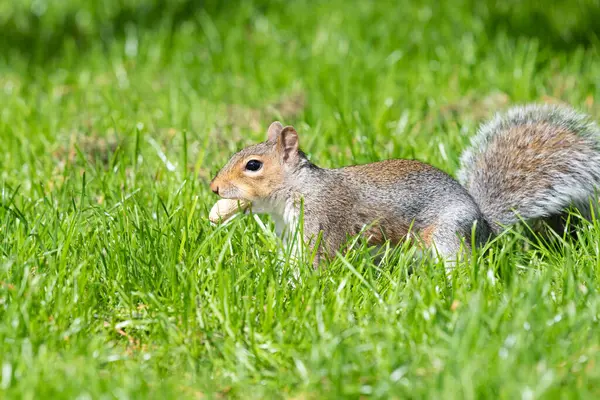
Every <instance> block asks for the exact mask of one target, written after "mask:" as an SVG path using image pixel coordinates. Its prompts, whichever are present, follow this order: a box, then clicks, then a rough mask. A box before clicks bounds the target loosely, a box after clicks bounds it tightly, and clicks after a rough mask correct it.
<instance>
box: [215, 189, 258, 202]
mask: <svg viewBox="0 0 600 400" xmlns="http://www.w3.org/2000/svg"><path fill="white" fill-rule="evenodd" d="M217 194H218V195H219V197H221V198H222V199H229V200H244V201H250V199H249V198H248V196H247V195H246V194H245V193H244V191H243V190H241V189H240V188H238V187H236V186H233V185H231V186H227V187H223V188H219V190H218V192H217Z"/></svg>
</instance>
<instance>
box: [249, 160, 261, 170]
mask: <svg viewBox="0 0 600 400" xmlns="http://www.w3.org/2000/svg"><path fill="white" fill-rule="evenodd" d="M262 165H263V163H262V162H260V161H258V160H250V161H248V162H247V163H246V169H247V170H248V171H258V170H259V169H261V168H262Z"/></svg>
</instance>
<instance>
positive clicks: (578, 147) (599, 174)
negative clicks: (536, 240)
mask: <svg viewBox="0 0 600 400" xmlns="http://www.w3.org/2000/svg"><path fill="white" fill-rule="evenodd" d="M458 179H459V181H460V182H461V183H462V184H463V185H464V186H465V188H466V189H467V190H468V191H469V193H470V194H471V196H473V198H474V199H475V201H476V202H477V204H478V205H479V207H480V209H481V211H482V212H483V214H484V215H485V216H486V217H487V219H488V220H489V221H490V222H491V223H492V226H494V229H496V230H497V229H498V228H499V225H497V224H500V225H510V224H513V223H516V222H518V221H519V218H523V219H525V220H535V219H539V218H547V217H551V216H554V215H559V214H561V212H563V211H564V210H565V209H566V208H568V207H569V206H571V205H575V206H576V207H578V208H582V209H586V208H587V206H589V202H590V199H592V198H593V199H594V201H597V194H596V189H597V188H600V129H599V128H598V126H597V125H596V124H595V123H594V122H592V121H590V120H589V119H588V118H587V117H586V116H585V115H583V114H580V113H578V112H576V111H575V110H573V109H571V108H567V107H561V106H550V105H527V106H521V107H514V108H511V109H509V110H508V111H507V112H506V113H501V114H497V115H496V116H495V117H494V118H493V119H492V120H491V121H490V122H488V123H486V124H484V125H483V126H482V127H481V128H480V129H479V131H478V133H477V135H475V136H474V137H473V139H472V142H471V146H470V148H469V149H467V150H466V151H465V152H464V153H463V155H462V157H461V168H460V170H459V173H458ZM515 212H516V214H515ZM517 215H518V216H517Z"/></svg>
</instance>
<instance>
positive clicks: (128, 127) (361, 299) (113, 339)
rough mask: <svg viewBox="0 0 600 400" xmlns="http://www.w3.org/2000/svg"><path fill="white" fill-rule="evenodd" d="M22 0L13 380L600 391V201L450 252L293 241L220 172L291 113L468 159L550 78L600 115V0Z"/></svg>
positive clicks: (10, 350)
mask: <svg viewBox="0 0 600 400" xmlns="http://www.w3.org/2000/svg"><path fill="white" fill-rule="evenodd" d="M438 3H439V2H436V1H433V0H431V1H420V2H405V1H401V2H398V1H378V2H367V1H348V0H346V1H341V0H333V1H310V2H309V1H289V2H286V1H272V2H267V1H255V2H248V1H235V2H222V1H221V2H219V1H215V2H213V3H210V2H204V3H203V2H199V1H191V0H190V1H187V0H173V1H166V0H165V1H161V0H105V1H103V2H83V1H75V0H64V1H40V0H33V1H30V0H27V1H21V0H4V1H3V2H2V4H0V31H1V32H2V36H3V39H4V40H2V41H0V105H1V107H0V146H1V148H2V156H1V157H0V173H1V178H0V187H1V194H0V196H1V200H0V201H1V207H0V317H1V318H0V374H1V379H0V397H1V398H6V399H9V398H10V399H12V398H25V399H34V398H35V399H42V398H44V399H45V398H47V399H63V398H64V399H100V398H107V399H108V398H118V399H128V398H132V399H133V398H156V399H164V398H182V399H183V398H190V399H199V398H213V397H216V398H229V397H231V398H296V399H298V398H306V399H309V398H323V397H326V398H342V397H347V398H359V397H361V396H365V397H374V398H390V397H395V398H460V399H475V398H494V399H496V398H504V399H519V398H521V399H525V400H528V399H535V398H598V396H600V389H599V388H600V352H599V350H600V326H599V323H598V318H599V314H600V248H599V242H600V221H594V222H593V223H590V224H586V225H585V226H583V227H582V228H581V230H580V231H579V233H578V235H577V236H576V237H575V238H573V239H565V240H563V239H560V238H557V239H556V240H554V241H551V242H549V243H540V242H539V241H532V240H526V239H525V237H524V236H523V235H522V234H521V232H520V230H519V229H516V230H515V231H512V232H508V233H507V234H506V235H504V236H502V237H501V238H500V239H499V240H498V241H496V242H494V243H492V244H491V245H490V249H491V251H490V252H489V253H488V254H487V255H486V256H485V257H484V256H480V257H476V258H475V260H474V261H473V262H472V263H471V264H469V265H462V266H460V268H458V269H457V270H456V271H455V273H454V274H453V275H452V276H451V277H450V278H449V279H447V278H446V275H445V273H444V271H443V270H442V269H440V268H439V266H435V265H424V266H422V267H420V268H418V269H417V270H416V271H414V273H413V274H409V273H408V270H409V267H410V265H411V264H410V258H409V254H407V252H406V251H405V250H404V249H396V250H394V251H391V252H390V253H389V255H388V258H386V260H385V262H384V263H382V264H378V265H374V264H373V262H372V261H371V259H370V258H369V257H367V256H366V255H365V254H366V253H367V251H366V249H365V248H364V247H361V246H358V247H357V248H355V249H354V250H353V251H352V252H350V253H349V254H348V255H347V256H346V257H345V258H343V259H342V258H340V259H337V260H335V262H333V263H332V264H331V265H330V266H329V267H328V268H327V269H325V270H323V271H319V272H314V271H312V270H311V268H309V267H306V268H301V269H300V270H298V271H296V270H295V269H294V268H293V267H292V266H290V265H289V264H287V263H280V262H278V260H277V257H276V253H275V251H276V244H277V243H276V240H275V239H274V238H273V235H272V233H271V230H272V223H271V221H270V220H269V218H268V217H260V218H254V216H251V215H249V216H244V217H242V218H239V219H236V221H234V223H232V224H231V225H229V226H226V227H219V228H217V227H213V226H211V225H210V224H209V222H208V220H207V214H208V210H209V209H210V207H211V206H212V205H213V203H214V202H215V201H216V200H217V199H216V196H214V195H213V194H212V193H211V192H210V190H209V188H208V182H209V180H210V178H211V177H212V175H213V174H214V173H215V172H216V171H217V170H218V168H219V167H220V166H221V165H222V164H223V163H224V162H225V161H226V160H227V158H228V156H229V155H230V154H231V152H232V151H234V150H235V149H238V148H240V147H242V146H244V145H246V144H249V143H252V142H255V141H259V140H263V138H264V136H265V132H266V128H267V126H268V124H269V123H270V122H271V121H273V120H275V119H279V120H281V121H283V122H284V123H286V124H293V125H295V126H296V128H297V129H298V131H299V132H300V135H301V146H302V147H303V149H304V150H305V151H306V152H307V153H308V154H309V155H310V156H311V158H312V159H313V160H314V161H316V162H317V163H318V164H320V165H322V166H326V167H332V166H341V165H344V164H350V163H362V162H367V161H374V160H379V159H383V158H389V157H407V158H418V159H420V160H423V161H427V162H429V163H431V164H433V165H435V166H437V167H440V168H442V169H443V170H445V171H448V172H450V173H454V172H455V171H456V169H457V167H458V157H459V155H460V151H461V149H463V148H464V147H465V146H466V145H467V143H468V141H469V137H470V136H471V135H472V134H473V133H474V131H475V129H476V127H477V125H478V124H479V123H480V122H482V121H483V120H485V119H486V118H488V117H490V116H491V115H492V114H493V113H494V112H495V111H498V110H501V109H503V108H506V107H507V106H509V105H511V104H516V103H522V102H525V101H544V102H567V103H570V104H572V105H574V106H576V107H577V108H579V109H581V110H583V111H586V112H588V113H590V114H591V115H592V116H593V117H594V118H595V119H596V120H600V80H599V78H598V77H600V54H599V52H598V51H599V49H600V28H599V25H598V23H597V22H598V20H600V3H599V2H598V1H597V0H588V1H579V2H577V1H572V2H568V4H567V2H562V3H560V2H557V3H556V4H554V5H552V6H550V5H549V4H548V5H546V6H539V5H538V7H537V8H536V7H535V6H534V5H533V3H532V4H528V3H527V2H524V3H523V2H517V1H508V2H493V1H465V0H461V1H454V2H441V3H442V4H438Z"/></svg>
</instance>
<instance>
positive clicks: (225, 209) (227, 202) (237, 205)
mask: <svg viewBox="0 0 600 400" xmlns="http://www.w3.org/2000/svg"><path fill="white" fill-rule="evenodd" d="M249 206H250V202H249V201H246V200H233V199H221V200H219V201H217V202H216V203H215V205H214V206H213V207H212V209H211V210H210V214H209V215H208V219H209V220H210V221H211V222H213V223H218V222H219V221H222V222H226V221H227V220H228V219H230V218H231V217H233V216H234V215H235V214H237V213H238V212H239V211H245V210H246V209H247V208H248V207H249Z"/></svg>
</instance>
